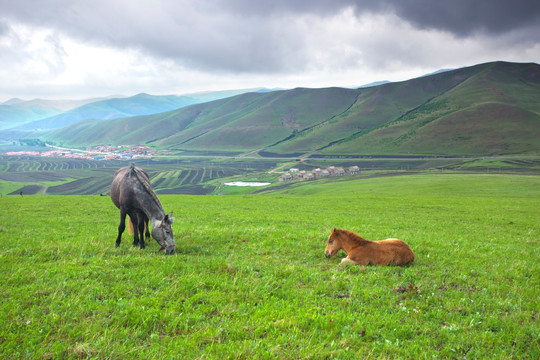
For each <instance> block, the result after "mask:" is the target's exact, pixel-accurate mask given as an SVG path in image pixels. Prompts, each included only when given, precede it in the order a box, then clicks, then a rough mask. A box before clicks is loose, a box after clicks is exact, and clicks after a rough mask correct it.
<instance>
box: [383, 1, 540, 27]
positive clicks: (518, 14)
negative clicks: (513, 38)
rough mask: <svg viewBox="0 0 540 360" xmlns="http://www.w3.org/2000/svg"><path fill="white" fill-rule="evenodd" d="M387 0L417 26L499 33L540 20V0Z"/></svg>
mask: <svg viewBox="0 0 540 360" xmlns="http://www.w3.org/2000/svg"><path fill="white" fill-rule="evenodd" d="M387 3H389V5H390V6H391V7H392V8H393V9H395V11H396V13H397V15H398V16H400V17H402V18H403V19H405V20H407V21H410V22H411V23H412V24H414V25H416V26H419V27H421V28H433V29H440V30H445V31H449V32H451V33H454V34H456V35H459V36H467V35H470V34H474V33H476V32H483V33H493V34H495V35H497V34H501V33H503V32H506V31H511V30H514V29H521V28H526V27H530V26H532V27H538V25H539V23H540V1H537V0H514V1H497V0H452V1H433V0H396V1H391V2H390V1H387ZM531 36H537V34H531Z"/></svg>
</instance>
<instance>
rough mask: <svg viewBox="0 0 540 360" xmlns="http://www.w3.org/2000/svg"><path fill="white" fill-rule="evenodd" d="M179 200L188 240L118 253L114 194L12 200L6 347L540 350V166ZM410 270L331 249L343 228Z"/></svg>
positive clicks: (2, 239)
mask: <svg viewBox="0 0 540 360" xmlns="http://www.w3.org/2000/svg"><path fill="white" fill-rule="evenodd" d="M288 192H289V193H288V194H277V193H276V194H270V195H257V196H253V195H250V196H245V195H231V196H186V195H161V196H160V199H161V202H162V203H163V206H164V208H165V210H166V211H170V210H173V211H174V212H175V217H176V222H175V223H174V226H173V227H174V231H175V239H176V243H177V253H176V254H175V255H173V256H164V255H163V254H161V253H158V252H157V250H158V245H157V244H156V243H155V241H153V240H152V243H150V245H149V246H148V247H147V249H145V250H140V249H136V248H133V247H132V246H131V241H130V240H129V237H128V236H127V235H125V236H124V240H123V242H122V244H121V247H120V248H114V240H115V236H116V227H117V225H118V217H119V216H118V211H117V209H116V208H115V207H114V205H113V204H112V202H111V201H110V199H109V198H107V197H100V196H25V197H23V198H21V197H20V196H9V197H3V198H0V203H1V204H0V274H1V275H0V283H1V284H2V286H3V291H2V292H1V293H0V357H1V358H3V359H57V358H68V359H69V358H73V359H77V358H78V359H81V358H82V359H84V358H100V359H102V358H110V359H130V358H138V359H170V358H173V359H177V358H189V359H203V358H204V359H208V358H210V359H212V358H215V359H224V358H231V359H242V358H246V359H248V358H249V359H251V358H263V359H264V358H268V359H273V358H287V359H295V358H308V359H311V358H313V359H318V358H337V359H347V358H350V359H358V358H408V359H427V358H452V359H454V358H456V359H457V358H460V359H461V358H468V359H474V358H490V359H512V358H516V359H517V358H530V359H532V358H538V357H539V356H540V351H539V341H540V326H539V325H540V324H539V320H538V304H537V299H538V297H539V290H540V280H539V279H540V278H539V275H540V274H539V270H540V265H539V264H540V262H539V260H540V259H539V252H538V251H539V240H540V226H539V225H538V224H539V223H540V213H539V212H538V209H539V205H540V200H539V199H540V177H538V176H519V175H514V176H509V175H415V176H396V177H387V178H373V179H362V180H357V181H350V182H341V183H333V184H322V183H318V182H312V183H309V184H303V186H301V187H296V188H294V187H293V188H290V189H288ZM334 226H336V227H342V228H346V229H350V230H353V231H356V232H358V233H360V234H362V235H364V236H365V237H366V238H368V239H383V238H386V237H398V238H401V239H402V240H404V241H406V242H407V243H408V244H409V245H410V246H411V248H412V249H413V251H414V252H415V254H416V259H415V262H414V263H413V264H412V265H410V266H407V267H374V266H368V267H359V266H345V265H341V264H340V258H341V257H343V256H344V253H343V252H341V253H340V254H339V255H338V256H337V257H336V258H332V259H326V258H325V257H324V247H325V240H326V238H327V236H328V234H329V232H330V230H331V229H332V227H334Z"/></svg>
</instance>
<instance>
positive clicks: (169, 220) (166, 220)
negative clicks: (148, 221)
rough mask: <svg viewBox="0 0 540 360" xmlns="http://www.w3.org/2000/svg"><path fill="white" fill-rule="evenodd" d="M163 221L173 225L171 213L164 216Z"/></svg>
mask: <svg viewBox="0 0 540 360" xmlns="http://www.w3.org/2000/svg"><path fill="white" fill-rule="evenodd" d="M163 221H165V222H166V223H168V224H169V225H172V224H173V223H174V218H173V216H172V211H171V212H170V213H168V214H167V215H165V219H163Z"/></svg>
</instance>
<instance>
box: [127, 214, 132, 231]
mask: <svg viewBox="0 0 540 360" xmlns="http://www.w3.org/2000/svg"><path fill="white" fill-rule="evenodd" d="M128 232H129V235H133V223H132V222H131V219H130V218H129V216H128Z"/></svg>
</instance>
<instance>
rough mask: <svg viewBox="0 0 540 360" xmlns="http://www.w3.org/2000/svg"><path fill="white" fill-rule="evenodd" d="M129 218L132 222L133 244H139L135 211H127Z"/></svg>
mask: <svg viewBox="0 0 540 360" xmlns="http://www.w3.org/2000/svg"><path fill="white" fill-rule="evenodd" d="M128 215H129V218H130V219H131V223H132V224H133V246H138V245H139V221H138V219H137V214H136V213H129V214H128Z"/></svg>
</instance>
